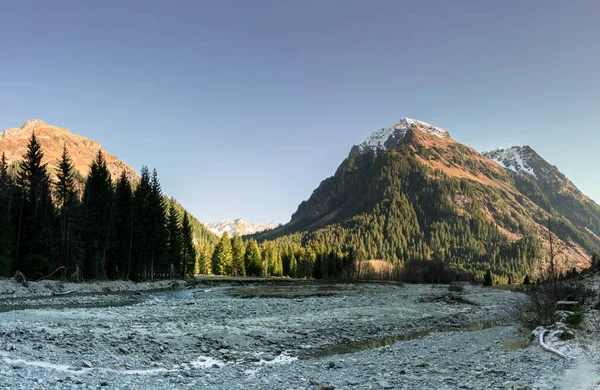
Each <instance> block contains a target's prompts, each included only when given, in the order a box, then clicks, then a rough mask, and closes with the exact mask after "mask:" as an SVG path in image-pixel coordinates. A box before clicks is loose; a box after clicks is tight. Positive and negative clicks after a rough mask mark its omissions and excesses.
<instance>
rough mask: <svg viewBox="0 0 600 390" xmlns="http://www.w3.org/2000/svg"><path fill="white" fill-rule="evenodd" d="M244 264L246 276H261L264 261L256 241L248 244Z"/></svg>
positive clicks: (250, 241)
mask: <svg viewBox="0 0 600 390" xmlns="http://www.w3.org/2000/svg"><path fill="white" fill-rule="evenodd" d="M244 263H245V265H246V274H247V275H248V276H261V272H262V268H261V263H262V259H261V256H260V249H259V248H258V243H257V242H256V240H249V241H247V242H246V253H245V254H244Z"/></svg>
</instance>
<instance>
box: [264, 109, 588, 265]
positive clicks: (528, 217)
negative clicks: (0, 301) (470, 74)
mask: <svg viewBox="0 0 600 390" xmlns="http://www.w3.org/2000/svg"><path fill="white" fill-rule="evenodd" d="M549 216H551V218H553V219H555V220H556V222H557V224H556V225H557V226H559V229H557V230H556V231H554V232H553V234H554V236H555V238H557V240H558V241H559V242H561V243H564V245H565V247H566V249H565V252H564V255H561V258H560V261H559V263H560V264H559V266H560V268H561V270H567V269H571V268H572V267H576V268H581V267H583V266H585V265H586V264H589V258H590V255H591V253H592V252H595V251H597V250H598V247H599V246H600V207H599V206H598V205H597V204H596V203H595V202H594V201H592V200H591V199H590V198H589V197H587V196H586V195H584V194H583V193H581V191H579V189H577V187H576V186H575V185H574V184H573V183H572V182H571V181H570V180H568V179H567V178H566V177H565V175H564V174H562V173H561V172H560V171H559V170H558V169H557V168H556V167H555V166H553V165H551V164H549V163H548V162H546V161H545V160H544V159H543V158H542V157H541V156H539V155H538V154H537V153H536V152H535V151H534V150H533V149H532V148H530V147H529V146H523V147H519V146H516V147H511V148H508V149H497V150H494V151H491V152H485V153H479V152H477V151H476V150H474V149H473V148H470V147H469V146H466V145H463V144H461V143H459V142H457V141H455V140H454V139H452V137H451V136H450V134H449V132H448V131H446V130H445V129H442V128H439V127H437V126H433V125H430V124H428V123H425V122H422V121H418V120H414V119H409V118H402V119H401V120H400V121H399V122H398V123H397V124H396V125H394V126H392V127H390V128H383V129H380V130H378V131H375V132H374V133H373V134H372V135H371V136H369V137H368V138H367V139H366V140H365V141H364V142H362V143H361V144H359V145H356V146H354V147H352V149H351V150H350V153H349V154H348V157H347V158H346V159H345V160H344V161H343V162H342V163H341V165H340V166H339V167H338V169H337V171H336V172H335V174H334V175H333V176H332V177H329V178H327V179H325V180H323V181H322V182H321V184H320V185H319V186H318V187H317V188H316V189H315V190H314V191H313V193H312V195H311V196H310V198H309V199H308V200H306V201H304V202H302V203H301V204H300V205H299V207H298V209H297V211H296V212H295V213H294V214H293V215H292V218H291V220H290V222H288V223H287V224H285V225H283V226H280V227H278V228H275V229H273V230H270V231H266V232H263V233H259V234H257V235H255V237H256V238H257V239H259V240H265V239H268V240H287V241H285V242H296V243H300V244H302V245H312V246H319V245H326V246H332V247H334V248H338V250H345V249H348V248H353V250H355V251H357V250H358V251H360V253H364V256H365V257H366V258H368V259H384V260H388V261H391V262H394V263H399V264H401V265H402V267H403V268H404V269H406V268H407V267H411V266H414V265H415V264H416V265H419V266H423V267H429V265H428V264H429V263H427V262H431V261H432V260H433V261H435V260H440V261H442V262H443V263H445V264H446V266H447V267H449V268H450V269H451V270H453V271H454V272H456V273H458V274H461V273H462V274H468V273H477V274H478V275H481V273H482V272H484V271H485V270H487V269H491V270H494V271H495V272H496V273H497V274H498V275H505V276H507V275H523V274H524V273H532V274H535V273H539V271H540V270H541V269H542V268H543V266H544V262H545V261H546V260H547V259H546V255H545V250H544V249H545V247H546V245H547V238H548V234H547V229H546V228H545V226H546V222H547V220H548V217H549ZM421 276H423V275H421Z"/></svg>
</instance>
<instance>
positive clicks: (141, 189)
mask: <svg viewBox="0 0 600 390" xmlns="http://www.w3.org/2000/svg"><path fill="white" fill-rule="evenodd" d="M151 192H152V187H151V186H150V171H148V168H147V167H146V166H143V167H142V171H141V174H140V182H139V184H138V186H137V187H136V189H135V192H134V195H133V254H132V262H131V272H130V275H129V278H130V279H131V280H135V281H140V280H145V279H146V278H147V277H148V274H149V269H150V263H149V261H148V260H149V259H150V255H151V254H150V246H151V239H152V235H151V226H152V217H151V215H150V212H149V208H150V196H151Z"/></svg>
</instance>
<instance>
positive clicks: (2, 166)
mask: <svg viewBox="0 0 600 390" xmlns="http://www.w3.org/2000/svg"><path fill="white" fill-rule="evenodd" d="M13 199H14V183H13V181H12V179H11V177H10V176H9V175H8V163H7V161H6V155H5V154H4V153H2V158H1V159H0V276H9V275H10V274H11V273H12V247H13V238H14V234H13V226H12V221H11V210H12V203H13Z"/></svg>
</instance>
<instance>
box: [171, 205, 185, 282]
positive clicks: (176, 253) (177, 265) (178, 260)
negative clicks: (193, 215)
mask: <svg viewBox="0 0 600 390" xmlns="http://www.w3.org/2000/svg"><path fill="white" fill-rule="evenodd" d="M182 241H183V239H182V234H181V224H180V221H179V213H178V212H177V209H176V208H175V202H174V201H173V200H171V202H170V205H169V215H168V217H167V259H168V261H169V276H170V277H175V275H179V276H181V275H185V267H184V265H185V263H184V261H183V248H182V244H183V242H182Z"/></svg>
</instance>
